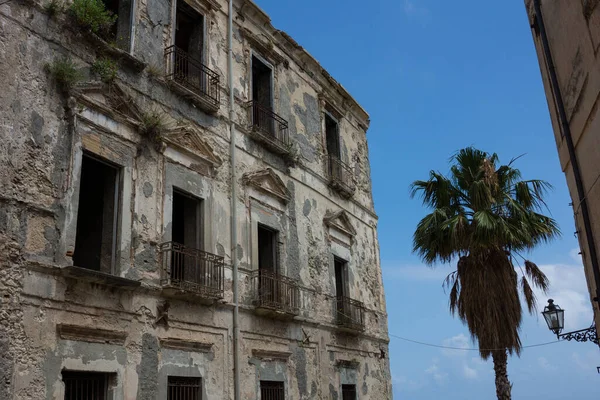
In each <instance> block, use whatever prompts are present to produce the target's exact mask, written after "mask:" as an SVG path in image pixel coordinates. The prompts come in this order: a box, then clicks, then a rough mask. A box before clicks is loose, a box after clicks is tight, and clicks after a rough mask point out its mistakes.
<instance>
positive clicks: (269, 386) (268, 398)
mask: <svg viewBox="0 0 600 400" xmlns="http://www.w3.org/2000/svg"><path fill="white" fill-rule="evenodd" d="M284 396H285V389H284V387H283V382H275V381H260V399H261V400H284V398H285V397H284Z"/></svg>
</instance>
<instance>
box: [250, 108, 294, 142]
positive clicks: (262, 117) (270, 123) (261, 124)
mask: <svg viewBox="0 0 600 400" xmlns="http://www.w3.org/2000/svg"><path fill="white" fill-rule="evenodd" d="M247 104H248V107H249V108H250V118H251V124H252V128H253V130H254V131H256V132H257V133H258V134H260V136H261V137H262V139H264V140H266V141H269V142H271V143H272V144H273V145H275V146H278V147H280V148H281V149H283V150H285V149H287V148H289V146H290V136H289V132H288V123H287V121H286V120H285V119H283V118H281V117H280V116H279V115H277V114H275V113H274V112H273V110H271V109H270V108H268V107H265V106H263V105H262V104H260V103H259V102H257V101H250V102H249V103H247Z"/></svg>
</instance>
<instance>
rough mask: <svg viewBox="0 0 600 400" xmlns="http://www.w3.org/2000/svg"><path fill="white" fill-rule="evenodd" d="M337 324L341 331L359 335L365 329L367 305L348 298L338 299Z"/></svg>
mask: <svg viewBox="0 0 600 400" xmlns="http://www.w3.org/2000/svg"><path fill="white" fill-rule="evenodd" d="M335 322H336V324H337V326H338V328H339V329H340V330H341V331H345V332H348V333H359V332H362V331H364V329H365V305H364V304H363V303H361V302H360V301H357V300H353V299H351V298H349V297H346V296H338V297H337V299H336V318H335Z"/></svg>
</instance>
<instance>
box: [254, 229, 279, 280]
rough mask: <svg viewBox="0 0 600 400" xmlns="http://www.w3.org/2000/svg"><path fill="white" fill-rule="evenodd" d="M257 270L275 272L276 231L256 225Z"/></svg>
mask: <svg viewBox="0 0 600 400" xmlns="http://www.w3.org/2000/svg"><path fill="white" fill-rule="evenodd" d="M258 269H259V270H263V271H269V272H273V273H275V272H277V231H275V230H273V229H271V228H268V227H266V226H264V225H258Z"/></svg>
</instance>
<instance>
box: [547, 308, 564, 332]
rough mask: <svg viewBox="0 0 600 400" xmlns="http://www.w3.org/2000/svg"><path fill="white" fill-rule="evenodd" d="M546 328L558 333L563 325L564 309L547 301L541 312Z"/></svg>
mask: <svg viewBox="0 0 600 400" xmlns="http://www.w3.org/2000/svg"><path fill="white" fill-rule="evenodd" d="M542 315H543V316H544V319H545V320H546V324H548V329H550V330H551V331H553V332H554V333H556V334H558V333H560V332H561V331H562V329H563V328H564V326H565V310H563V309H561V308H560V307H559V306H558V305H555V304H553V303H549V304H548V305H547V306H546V307H545V308H544V312H542Z"/></svg>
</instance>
